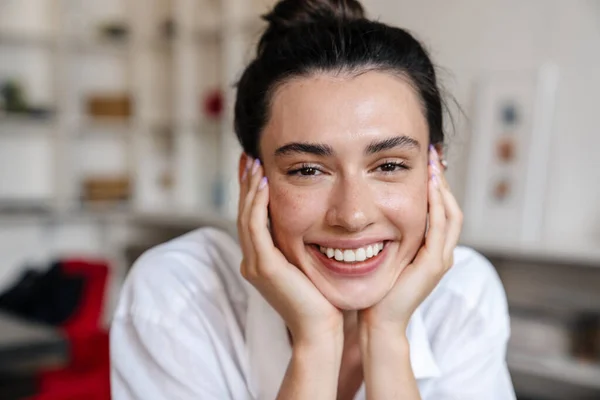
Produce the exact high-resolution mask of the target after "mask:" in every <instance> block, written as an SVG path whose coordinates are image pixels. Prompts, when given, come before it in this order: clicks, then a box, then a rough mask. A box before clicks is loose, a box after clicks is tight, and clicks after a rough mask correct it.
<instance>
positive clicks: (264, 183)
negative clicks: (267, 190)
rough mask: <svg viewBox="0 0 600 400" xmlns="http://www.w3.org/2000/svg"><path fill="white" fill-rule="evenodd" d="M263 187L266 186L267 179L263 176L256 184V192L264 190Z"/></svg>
mask: <svg viewBox="0 0 600 400" xmlns="http://www.w3.org/2000/svg"><path fill="white" fill-rule="evenodd" d="M265 186H267V177H266V176H263V177H262V179H261V180H260V183H259V184H258V190H262V189H264V187H265Z"/></svg>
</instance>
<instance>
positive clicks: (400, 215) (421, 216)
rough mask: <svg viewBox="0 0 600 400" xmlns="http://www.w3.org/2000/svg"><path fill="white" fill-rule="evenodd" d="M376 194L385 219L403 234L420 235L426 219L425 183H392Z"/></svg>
mask: <svg viewBox="0 0 600 400" xmlns="http://www.w3.org/2000/svg"><path fill="white" fill-rule="evenodd" d="M378 196H379V199H378V203H379V204H381V208H382V210H384V213H385V214H386V217H387V219H388V220H389V221H391V222H392V223H393V224H394V225H395V226H396V227H397V228H399V229H400V230H401V231H402V232H403V234H404V235H405V236H407V235H411V236H412V235H415V236H422V234H423V233H424V230H425V223H426V220H427V185H426V183H417V184H415V183H413V184H410V185H392V186H390V187H388V188H386V190H384V191H381V192H380V193H379V194H378Z"/></svg>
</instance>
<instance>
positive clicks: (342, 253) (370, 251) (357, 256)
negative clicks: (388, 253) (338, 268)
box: [319, 242, 384, 263]
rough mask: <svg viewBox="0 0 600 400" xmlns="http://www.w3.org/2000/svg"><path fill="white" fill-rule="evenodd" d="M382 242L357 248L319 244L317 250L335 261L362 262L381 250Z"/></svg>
mask: <svg viewBox="0 0 600 400" xmlns="http://www.w3.org/2000/svg"><path fill="white" fill-rule="evenodd" d="M383 247H384V243H383V242H378V243H373V244H371V245H368V246H363V247H359V248H357V249H335V248H331V247H323V246H319V251H320V252H321V253H323V254H325V255H326V256H327V258H334V259H335V260H336V261H340V262H345V263H354V262H362V261H365V260H367V259H369V258H372V257H375V256H377V254H379V252H380V251H381V250H383Z"/></svg>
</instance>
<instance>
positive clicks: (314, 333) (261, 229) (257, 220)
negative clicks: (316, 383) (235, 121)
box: [237, 157, 343, 347]
mask: <svg viewBox="0 0 600 400" xmlns="http://www.w3.org/2000/svg"><path fill="white" fill-rule="evenodd" d="M240 186H241V187H240V198H239V206H238V221H237V224H238V234H239V238H240V242H241V247H242V252H243V256H244V257H243V260H242V263H241V273H242V275H243V276H244V278H246V279H247V280H248V281H249V282H250V283H251V284H252V285H253V286H254V287H255V288H256V289H257V290H258V291H259V292H260V293H261V294H262V296H263V297H264V298H265V299H266V300H267V301H268V302H269V303H270V304H271V306H272V307H273V308H274V309H275V310H276V311H277V312H278V313H279V315H281V317H282V318H283V319H284V321H285V323H286V325H287V327H288V328H289V330H290V332H291V334H292V338H293V340H294V347H295V346H296V345H297V344H301V345H302V344H308V345H310V344H311V343H319V344H320V343H323V341H326V342H327V343H331V340H332V338H339V340H343V316H342V313H341V311H340V310H339V309H337V308H336V307H334V306H333V305H332V304H331V303H329V301H327V300H326V299H325V297H324V296H323V295H322V294H321V292H319V290H318V289H317V288H316V287H315V286H314V284H313V283H312V282H311V281H310V280H309V279H308V278H307V277H306V276H305V275H304V273H302V271H300V269H298V268H297V267H296V266H294V265H292V264H290V263H289V262H288V260H287V259H286V258H285V256H284V255H283V254H282V253H281V251H280V250H279V249H277V248H276V247H275V245H274V243H273V239H272V237H271V233H270V232H269V229H268V227H267V224H268V209H267V206H268V204H269V185H268V183H267V178H266V176H264V173H263V168H262V166H261V165H260V161H259V160H258V159H256V160H254V161H253V160H252V159H251V158H250V157H248V159H247V162H246V170H245V171H244V174H243V176H242V179H241V182H240Z"/></svg>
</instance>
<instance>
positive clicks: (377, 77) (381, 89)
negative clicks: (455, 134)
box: [261, 71, 428, 152]
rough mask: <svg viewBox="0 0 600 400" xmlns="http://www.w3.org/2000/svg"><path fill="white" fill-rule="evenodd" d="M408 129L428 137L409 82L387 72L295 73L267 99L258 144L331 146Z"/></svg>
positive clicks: (407, 132)
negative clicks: (265, 119)
mask: <svg viewBox="0 0 600 400" xmlns="http://www.w3.org/2000/svg"><path fill="white" fill-rule="evenodd" d="M400 134H401V135H407V136H411V137H413V138H415V139H416V140H418V141H419V142H421V143H427V135H428V130H427V122H426V120H425V117H424V115H423V111H422V106H421V102H420V99H419V97H418V95H417V94H416V93H415V90H414V89H413V87H412V86H411V85H410V84H409V83H408V82H407V81H406V80H405V79H403V78H401V77H398V76H395V75H392V74H391V73H387V72H379V71H370V72H367V73H364V74H361V75H358V76H333V75H329V74H318V75H314V76H310V77H302V78H295V79H293V80H291V81H289V82H287V83H285V84H283V85H282V86H281V87H279V88H278V90H277V91H276V92H275V93H274V95H273V98H272V100H271V109H270V117H269V121H268V123H267V125H266V127H265V130H264V131H263V135H262V137H261V149H262V150H264V151H267V152H268V151H269V150H272V149H274V148H277V147H278V146H280V145H282V144H284V143H287V142H297V141H306V142H315V143H328V144H330V145H333V146H335V145H336V143H338V144H344V143H346V144H348V143H351V142H352V141H356V140H361V139H366V140H367V139H368V140H371V139H373V138H374V137H378V136H394V135H400Z"/></svg>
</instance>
